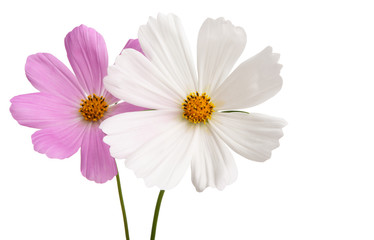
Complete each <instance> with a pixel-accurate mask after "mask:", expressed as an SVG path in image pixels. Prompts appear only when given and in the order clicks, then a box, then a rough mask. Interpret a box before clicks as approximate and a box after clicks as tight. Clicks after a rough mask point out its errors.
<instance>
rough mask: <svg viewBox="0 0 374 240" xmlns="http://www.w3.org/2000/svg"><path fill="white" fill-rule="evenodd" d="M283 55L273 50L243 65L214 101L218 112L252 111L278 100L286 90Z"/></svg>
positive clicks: (259, 54) (222, 87)
mask: <svg viewBox="0 0 374 240" xmlns="http://www.w3.org/2000/svg"><path fill="white" fill-rule="evenodd" d="M278 59H279V54H275V53H273V52H272V49H271V47H267V48H265V49H264V50H263V51H262V52H260V53H258V54H257V55H255V56H254V57H252V58H250V59H248V60H247V61H245V62H243V63H242V64H240V65H239V66H238V67H237V68H236V69H235V70H234V71H233V72H232V73H231V74H230V76H229V77H228V78H227V79H226V80H225V81H224V82H223V83H222V85H221V86H220V87H219V88H218V89H217V91H215V92H214V93H212V95H211V98H212V101H213V102H214V104H215V106H216V109H217V110H225V109H241V108H249V107H252V106H255V105H257V104H260V103H262V102H264V101H266V100H267V99H269V98H271V97H272V96H274V95H275V94H276V93H277V92H278V91H279V90H280V89H281V87H282V78H281V77H280V75H279V73H280V70H281V68H282V65H280V64H278V63H277V62H278Z"/></svg>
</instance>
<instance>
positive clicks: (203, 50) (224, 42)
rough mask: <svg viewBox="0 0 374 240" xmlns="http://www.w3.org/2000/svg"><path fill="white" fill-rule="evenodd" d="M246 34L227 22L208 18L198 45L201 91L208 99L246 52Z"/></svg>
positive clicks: (200, 33)
mask: <svg viewBox="0 0 374 240" xmlns="http://www.w3.org/2000/svg"><path fill="white" fill-rule="evenodd" d="M246 42H247V37H246V34H245V31H244V30H243V29H242V28H240V27H235V26H234V25H232V23H231V22H230V21H225V20H224V19H223V18H218V19H216V20H213V19H211V18H208V19H207V20H205V22H204V23H203V25H202V26H201V28H200V32H199V38H198V41H197V70H198V73H199V84H200V86H199V91H201V92H207V93H208V95H209V94H210V93H211V92H214V90H215V89H216V88H217V87H218V86H219V85H220V84H221V83H222V82H223V81H224V80H225V79H226V77H227V76H228V75H229V73H230V71H231V69H232V67H233V66H234V64H235V62H236V61H237V60H238V58H239V56H240V55H241V53H242V52H243V50H244V47H245V44H246Z"/></svg>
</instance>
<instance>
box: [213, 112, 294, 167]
mask: <svg viewBox="0 0 374 240" xmlns="http://www.w3.org/2000/svg"><path fill="white" fill-rule="evenodd" d="M209 123H210V124H211V127H212V130H213V131H214V132H215V133H217V134H218V135H219V136H220V137H221V138H222V139H223V141H224V142H225V143H226V144H227V145H228V146H229V147H231V148H232V149H233V150H234V151H235V152H237V153H238V154H240V155H242V156H243V157H245V158H248V159H251V160H254V161H259V162H262V161H265V160H267V159H269V158H270V157H271V151H272V150H273V149H275V148H277V147H278V146H279V139H280V138H281V137H282V136H283V131H282V128H283V127H284V126H286V125H287V123H286V121H284V120H283V119H280V118H275V117H271V116H267V115H264V114H259V113H250V114H247V113H239V112H232V113H215V115H214V116H213V117H212V120H211V121H210V122H209Z"/></svg>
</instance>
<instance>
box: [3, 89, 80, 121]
mask: <svg viewBox="0 0 374 240" xmlns="http://www.w3.org/2000/svg"><path fill="white" fill-rule="evenodd" d="M10 101H11V103H12V105H11V106H10V112H11V113H12V116H13V118H14V119H16V120H17V121H18V123H19V124H21V125H24V126H27V127H33V128H50V127H57V126H61V125H66V123H67V122H72V121H73V120H74V119H81V115H80V113H79V108H80V105H79V104H80V102H78V101H77V102H76V105H73V104H72V103H70V102H67V101H66V100H65V99H63V98H60V97H57V96H54V95H52V94H49V93H43V92H41V93H31V94H24V95H19V96H15V97H14V98H12V99H11V100H10Z"/></svg>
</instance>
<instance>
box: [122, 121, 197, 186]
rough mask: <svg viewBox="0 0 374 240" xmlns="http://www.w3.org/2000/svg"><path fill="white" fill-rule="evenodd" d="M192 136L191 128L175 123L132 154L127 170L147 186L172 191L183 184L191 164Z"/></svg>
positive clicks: (183, 123)
mask: <svg viewBox="0 0 374 240" xmlns="http://www.w3.org/2000/svg"><path fill="white" fill-rule="evenodd" d="M193 135H194V128H193V125H192V124H188V122H186V121H180V120H179V121H174V122H173V123H172V124H169V126H168V128H167V129H165V131H163V132H162V133H160V134H159V135H157V136H155V137H154V138H152V139H151V140H150V141H148V142H146V143H145V144H144V145H143V146H142V147H141V148H139V149H138V150H137V151H136V152H135V153H133V154H131V155H130V156H129V157H128V158H127V159H126V166H127V167H128V168H130V169H132V170H133V171H134V172H135V174H136V176H137V177H141V178H143V179H144V181H145V183H146V185H147V186H149V187H151V186H157V187H159V188H160V189H165V190H167V189H171V188H173V187H174V186H176V185H177V184H178V183H179V182H180V180H181V179H182V177H183V176H184V174H185V172H186V170H187V168H188V166H189V165H190V163H191V159H192V152H193V151H194V150H193V145H192V140H193ZM191 146H192V147H191Z"/></svg>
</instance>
